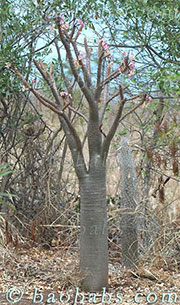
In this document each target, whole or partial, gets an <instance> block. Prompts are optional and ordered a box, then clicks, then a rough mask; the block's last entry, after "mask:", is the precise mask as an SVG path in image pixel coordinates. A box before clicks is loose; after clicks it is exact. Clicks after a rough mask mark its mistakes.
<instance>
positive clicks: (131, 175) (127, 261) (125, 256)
mask: <svg viewBox="0 0 180 305" xmlns="http://www.w3.org/2000/svg"><path fill="white" fill-rule="evenodd" d="M119 159H120V168H121V180H122V201H121V209H122V215H121V218H120V229H121V247H122V264H123V266H124V267H127V268H134V267H136V265H137V263H138V228H137V225H138V223H137V220H138V217H137V180H136V173H135V165H134V161H133V158H132V154H131V149H130V147H129V145H128V140H127V138H124V139H122V140H121V142H120V147H119Z"/></svg>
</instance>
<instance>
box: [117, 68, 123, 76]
mask: <svg viewBox="0 0 180 305" xmlns="http://www.w3.org/2000/svg"><path fill="white" fill-rule="evenodd" d="M117 71H118V73H119V74H121V73H122V72H121V66H119V67H118V68H117Z"/></svg>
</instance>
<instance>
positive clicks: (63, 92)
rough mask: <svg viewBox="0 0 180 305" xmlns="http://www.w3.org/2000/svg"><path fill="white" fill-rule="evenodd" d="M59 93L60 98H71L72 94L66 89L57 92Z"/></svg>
mask: <svg viewBox="0 0 180 305" xmlns="http://www.w3.org/2000/svg"><path fill="white" fill-rule="evenodd" d="M59 95H60V96H61V97H62V98H70V99H72V95H71V94H70V93H68V92H66V91H61V92H60V93H59Z"/></svg>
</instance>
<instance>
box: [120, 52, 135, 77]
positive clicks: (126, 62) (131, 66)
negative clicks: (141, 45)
mask: <svg viewBox="0 0 180 305" xmlns="http://www.w3.org/2000/svg"><path fill="white" fill-rule="evenodd" d="M122 56H123V57H124V59H123V61H122V62H121V64H120V66H119V67H118V68H117V72H118V74H121V73H122V71H123V72H127V74H128V76H129V77H131V76H133V75H134V73H135V63H134V59H135V56H134V55H133V54H132V55H130V56H129V57H128V53H127V52H125V51H124V52H122Z"/></svg>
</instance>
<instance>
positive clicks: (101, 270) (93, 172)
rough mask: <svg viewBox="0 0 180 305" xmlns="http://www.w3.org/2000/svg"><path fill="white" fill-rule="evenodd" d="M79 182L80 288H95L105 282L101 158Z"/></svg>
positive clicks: (106, 262)
mask: <svg viewBox="0 0 180 305" xmlns="http://www.w3.org/2000/svg"><path fill="white" fill-rule="evenodd" d="M79 183H80V196H81V216H80V219H81V238H80V268H81V272H82V276H83V289H85V290H88V291H98V290H101V289H102V287H107V286H108V239H107V204H106V171H105V168H104V167H103V166H102V162H100V163H99V164H97V163H96V164H95V165H94V166H93V167H92V168H91V169H90V171H89V173H88V174H86V175H85V176H84V177H82V178H81V179H80V181H79Z"/></svg>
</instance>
